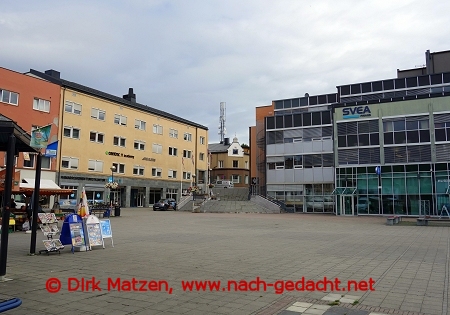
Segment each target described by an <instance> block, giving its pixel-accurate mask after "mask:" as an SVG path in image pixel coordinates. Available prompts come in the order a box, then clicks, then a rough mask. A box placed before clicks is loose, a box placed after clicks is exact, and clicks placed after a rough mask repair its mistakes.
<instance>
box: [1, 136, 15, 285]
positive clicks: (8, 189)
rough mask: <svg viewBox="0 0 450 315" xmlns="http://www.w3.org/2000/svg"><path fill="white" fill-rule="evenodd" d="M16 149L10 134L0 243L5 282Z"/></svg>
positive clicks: (2, 273)
mask: <svg viewBox="0 0 450 315" xmlns="http://www.w3.org/2000/svg"><path fill="white" fill-rule="evenodd" d="M15 148H16V137H15V136H14V134H11V135H10V136H9V138H8V149H7V151H6V174H5V182H4V184H5V190H4V192H3V215H2V235H1V243H0V281H3V280H5V275H6V258H7V255H8V235H9V233H8V229H9V214H10V210H9V207H10V206H11V193H12V179H13V169H14V152H15Z"/></svg>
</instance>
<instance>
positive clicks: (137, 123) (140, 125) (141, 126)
mask: <svg viewBox="0 0 450 315" xmlns="http://www.w3.org/2000/svg"><path fill="white" fill-rule="evenodd" d="M134 128H136V129H139V130H145V121H143V120H139V119H136V120H135V121H134Z"/></svg>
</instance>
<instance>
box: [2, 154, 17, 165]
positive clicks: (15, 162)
mask: <svg viewBox="0 0 450 315" xmlns="http://www.w3.org/2000/svg"><path fill="white" fill-rule="evenodd" d="M6 159H7V153H6V152H5V160H4V164H3V165H5V166H6ZM14 166H17V156H15V157H14Z"/></svg>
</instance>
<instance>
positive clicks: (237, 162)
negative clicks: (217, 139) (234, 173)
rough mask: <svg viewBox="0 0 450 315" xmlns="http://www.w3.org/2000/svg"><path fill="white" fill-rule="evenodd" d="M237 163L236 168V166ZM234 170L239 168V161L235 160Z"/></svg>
mask: <svg viewBox="0 0 450 315" xmlns="http://www.w3.org/2000/svg"><path fill="white" fill-rule="evenodd" d="M235 162H236V166H234V164H235ZM233 168H239V160H233Z"/></svg>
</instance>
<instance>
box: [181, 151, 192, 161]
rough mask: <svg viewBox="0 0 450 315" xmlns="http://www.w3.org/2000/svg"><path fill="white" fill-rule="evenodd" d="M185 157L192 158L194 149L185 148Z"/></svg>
mask: <svg viewBox="0 0 450 315" xmlns="http://www.w3.org/2000/svg"><path fill="white" fill-rule="evenodd" d="M183 157H184V158H186V159H190V158H191V157H192V151H191V150H183Z"/></svg>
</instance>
